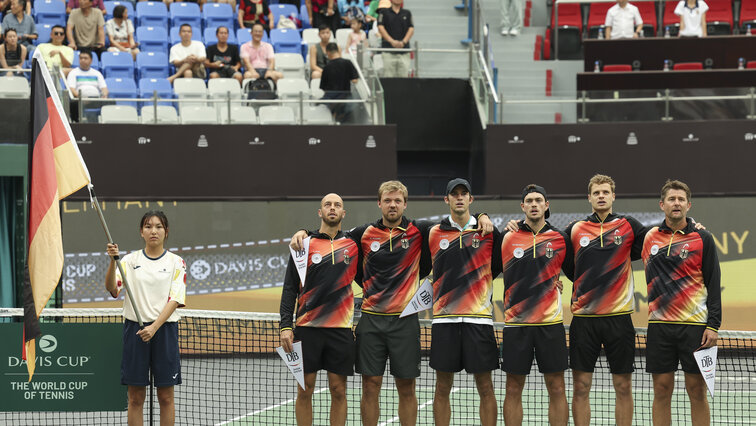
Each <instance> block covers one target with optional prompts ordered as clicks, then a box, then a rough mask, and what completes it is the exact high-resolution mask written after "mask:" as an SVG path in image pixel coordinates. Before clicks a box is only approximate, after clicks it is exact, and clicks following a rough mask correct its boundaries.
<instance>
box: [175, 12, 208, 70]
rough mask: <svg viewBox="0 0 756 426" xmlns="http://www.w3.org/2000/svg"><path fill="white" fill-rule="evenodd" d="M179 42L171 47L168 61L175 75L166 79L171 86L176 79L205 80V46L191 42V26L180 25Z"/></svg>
mask: <svg viewBox="0 0 756 426" xmlns="http://www.w3.org/2000/svg"><path fill="white" fill-rule="evenodd" d="M179 35H180V36H181V42H180V43H176V44H174V45H173V46H172V47H171V53H170V56H169V57H168V61H169V62H170V63H171V64H173V66H174V67H176V74H173V75H172V76H170V77H168V81H170V82H171V84H173V81H174V80H176V79H177V78H181V77H183V78H205V75H206V74H205V66H204V65H205V45H204V44H202V42H201V41H197V40H192V26H191V25H189V24H182V25H181V27H180V28H179Z"/></svg>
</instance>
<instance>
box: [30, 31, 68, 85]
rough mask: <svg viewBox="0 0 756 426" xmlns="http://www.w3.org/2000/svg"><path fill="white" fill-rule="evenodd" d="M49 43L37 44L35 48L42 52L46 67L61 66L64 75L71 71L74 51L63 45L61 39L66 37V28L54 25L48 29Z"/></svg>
mask: <svg viewBox="0 0 756 426" xmlns="http://www.w3.org/2000/svg"><path fill="white" fill-rule="evenodd" d="M50 39H51V41H50V43H42V44H40V45H39V46H37V50H39V52H40V53H41V54H42V57H43V58H44V59H45V63H46V64H47V68H50V71H51V72H52V69H53V68H54V67H58V68H61V69H62V70H63V74H64V75H68V73H69V71H71V63H73V60H74V51H73V49H72V48H70V47H68V46H65V45H63V40H65V39H66V29H65V28H63V27H62V26H60V25H55V26H54V27H52V29H51V31H50Z"/></svg>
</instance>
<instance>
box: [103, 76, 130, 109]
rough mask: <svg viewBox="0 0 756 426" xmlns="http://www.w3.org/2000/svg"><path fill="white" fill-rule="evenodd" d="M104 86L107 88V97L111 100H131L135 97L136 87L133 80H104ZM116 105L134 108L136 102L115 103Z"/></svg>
mask: <svg viewBox="0 0 756 426" xmlns="http://www.w3.org/2000/svg"><path fill="white" fill-rule="evenodd" d="M105 84H107V86H108V96H109V97H111V98H132V99H136V97H137V86H136V82H134V79H133V78H121V77H115V78H106V79H105ZM116 105H131V106H133V107H134V108H136V102H124V101H117V102H116Z"/></svg>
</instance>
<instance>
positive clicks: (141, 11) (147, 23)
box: [134, 1, 168, 30]
mask: <svg viewBox="0 0 756 426" xmlns="http://www.w3.org/2000/svg"><path fill="white" fill-rule="evenodd" d="M135 18H136V22H134V24H135V25H139V26H140V27H161V28H165V29H166V30H167V29H168V9H167V8H166V7H165V4H164V3H163V2H158V1H140V2H138V3H137V5H136V17H135Z"/></svg>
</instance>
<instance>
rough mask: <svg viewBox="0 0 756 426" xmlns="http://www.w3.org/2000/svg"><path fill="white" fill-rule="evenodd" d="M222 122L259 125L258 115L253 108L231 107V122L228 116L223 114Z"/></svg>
mask: <svg viewBox="0 0 756 426" xmlns="http://www.w3.org/2000/svg"><path fill="white" fill-rule="evenodd" d="M224 112H225V111H224ZM220 122H221V123H222V124H257V113H256V112H255V109H254V108H252V107H251V106H241V105H231V121H229V119H228V116H227V115H225V114H222V115H221V116H220Z"/></svg>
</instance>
